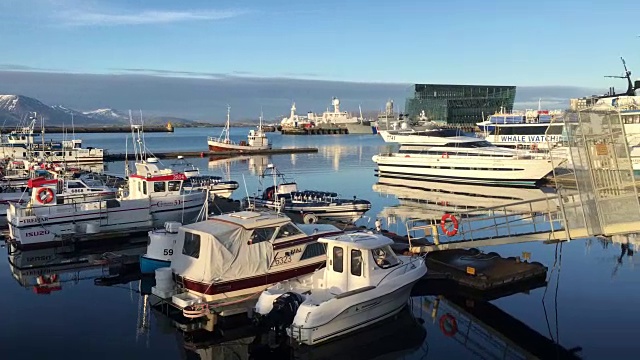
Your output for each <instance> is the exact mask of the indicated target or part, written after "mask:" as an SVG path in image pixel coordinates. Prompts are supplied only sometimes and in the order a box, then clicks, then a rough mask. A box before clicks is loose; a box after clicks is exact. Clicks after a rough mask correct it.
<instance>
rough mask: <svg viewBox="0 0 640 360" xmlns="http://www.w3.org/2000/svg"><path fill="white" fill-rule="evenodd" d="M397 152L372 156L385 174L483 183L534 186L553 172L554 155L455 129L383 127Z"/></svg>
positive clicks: (384, 133)
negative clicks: (497, 143)
mask: <svg viewBox="0 0 640 360" xmlns="http://www.w3.org/2000/svg"><path fill="white" fill-rule="evenodd" d="M380 134H381V135H382V138H383V139H384V140H385V141H386V142H398V143H400V149H399V150H398V151H397V152H390V153H382V154H379V155H374V156H373V161H374V162H375V163H376V164H378V173H379V174H380V175H382V176H386V177H398V178H406V179H414V180H432V181H441V182H451V183H475V184H483V185H509V186H535V185H536V184H537V183H538V182H540V181H541V180H542V178H544V177H545V176H546V175H547V174H549V173H550V172H551V171H552V170H553V164H552V162H551V159H549V158H544V157H542V158H541V157H539V156H536V155H535V154H531V153H529V152H528V151H521V150H515V149H508V148H500V147H497V146H495V145H492V144H491V143H489V142H488V141H486V140H483V139H480V138H477V137H473V136H467V135H465V134H463V133H462V132H460V131H459V130H455V129H441V128H433V129H428V130H422V131H412V132H410V133H391V132H389V131H381V132H380Z"/></svg>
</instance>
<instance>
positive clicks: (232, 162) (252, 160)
mask: <svg viewBox="0 0 640 360" xmlns="http://www.w3.org/2000/svg"><path fill="white" fill-rule="evenodd" d="M270 162H271V156H268V155H244V156H233V157H223V156H220V157H215V156H210V157H209V164H208V168H209V171H214V172H216V171H221V172H222V173H223V174H224V176H225V177H226V179H227V180H230V179H231V167H232V166H237V165H239V164H246V165H245V166H246V169H247V170H248V171H249V173H250V174H251V175H255V176H259V175H262V173H263V172H264V170H265V169H266V168H267V165H269V163H270Z"/></svg>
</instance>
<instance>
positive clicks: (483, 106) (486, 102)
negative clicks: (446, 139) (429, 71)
mask: <svg viewBox="0 0 640 360" xmlns="http://www.w3.org/2000/svg"><path fill="white" fill-rule="evenodd" d="M515 98H516V87H515V86H494V85H439V84H415V85H414V94H413V97H411V98H408V99H407V101H406V104H405V112H406V113H407V114H409V116H410V118H411V119H414V120H417V119H418V118H419V117H420V114H421V113H422V111H423V110H424V112H425V115H426V117H427V118H428V119H429V120H433V121H437V122H442V123H446V124H464V125H467V124H475V123H477V122H480V121H483V120H484V119H483V116H485V117H486V116H488V115H492V114H493V113H495V112H497V111H499V110H500V109H501V108H502V109H503V110H504V111H511V110H513V102H514V100H515Z"/></svg>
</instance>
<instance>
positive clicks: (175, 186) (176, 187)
mask: <svg viewBox="0 0 640 360" xmlns="http://www.w3.org/2000/svg"><path fill="white" fill-rule="evenodd" d="M180 183H181V182H180V181H169V191H180Z"/></svg>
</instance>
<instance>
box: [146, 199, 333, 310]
mask: <svg viewBox="0 0 640 360" xmlns="http://www.w3.org/2000/svg"><path fill="white" fill-rule="evenodd" d="M339 233H342V231H341V230H340V229H338V228H336V227H335V226H331V225H318V224H314V225H298V224H294V223H293V222H292V221H291V219H289V218H288V217H286V216H282V215H276V214H270V213H260V212H251V211H241V212H236V213H231V214H223V215H217V216H212V217H210V218H209V219H208V220H206V221H201V222H197V223H194V224H191V225H183V226H181V227H180V228H179V230H178V232H177V233H176V234H172V235H168V236H169V237H174V238H175V245H174V247H173V256H172V257H171V259H170V261H171V269H172V271H173V274H174V276H173V277H174V278H175V279H176V285H177V291H178V292H179V293H178V294H175V295H173V296H172V302H173V303H174V305H175V306H176V307H179V308H184V307H185V306H188V305H193V304H197V303H206V302H211V301H221V300H228V299H230V298H236V299H237V298H239V297H240V298H241V297H243V296H247V295H252V294H256V293H257V292H260V291H262V290H264V289H265V288H266V287H267V286H269V285H271V284H274V283H276V282H278V281H283V280H287V279H291V278H294V277H297V276H301V275H305V274H309V273H312V272H313V271H315V270H316V269H317V268H318V267H320V266H322V265H323V264H324V262H325V251H324V246H323V244H320V243H318V242H317V239H318V238H319V237H321V236H323V235H334V234H339ZM159 249H162V248H159ZM148 255H151V256H150V257H152V258H156V257H157V256H154V254H148Z"/></svg>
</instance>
